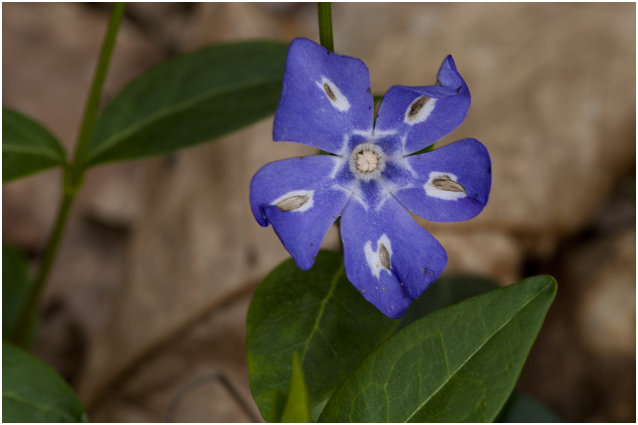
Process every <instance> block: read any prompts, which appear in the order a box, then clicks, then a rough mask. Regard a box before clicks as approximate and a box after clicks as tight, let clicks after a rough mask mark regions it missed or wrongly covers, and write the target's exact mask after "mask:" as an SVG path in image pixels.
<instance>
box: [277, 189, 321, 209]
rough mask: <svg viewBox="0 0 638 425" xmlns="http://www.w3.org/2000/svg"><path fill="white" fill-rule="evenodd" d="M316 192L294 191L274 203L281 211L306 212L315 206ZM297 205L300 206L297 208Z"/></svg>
mask: <svg viewBox="0 0 638 425" xmlns="http://www.w3.org/2000/svg"><path fill="white" fill-rule="evenodd" d="M314 194H315V191H314V190H293V191H292V192H288V193H286V194H285V195H282V196H280V197H279V198H277V199H275V200H274V201H272V203H271V204H270V205H273V206H276V207H277V208H279V209H280V210H281V211H286V212H288V211H290V212H304V211H308V210H309V209H310V208H312V206H313V205H314ZM296 205H299V206H298V207H296Z"/></svg>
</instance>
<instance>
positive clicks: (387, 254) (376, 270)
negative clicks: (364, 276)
mask: <svg viewBox="0 0 638 425" xmlns="http://www.w3.org/2000/svg"><path fill="white" fill-rule="evenodd" d="M363 251H364V253H365V256H366V262H367V263H368V267H370V271H371V272H372V274H373V275H374V277H376V278H377V279H379V278H380V277H381V270H385V271H386V272H388V273H389V274H392V272H391V271H390V269H391V268H392V244H390V239H389V238H388V236H387V235H386V234H383V235H381V237H380V238H379V239H378V240H377V249H376V251H373V250H372V241H368V242H366V244H365V246H364V247H363Z"/></svg>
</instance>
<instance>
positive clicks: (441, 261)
mask: <svg viewBox="0 0 638 425" xmlns="http://www.w3.org/2000/svg"><path fill="white" fill-rule="evenodd" d="M470 100H471V98H470V92H469V90H468V88H467V85H466V84H465V81H464V80H463V78H462V77H461V75H460V74H459V73H458V71H457V70H456V66H455V64H454V60H453V59H452V57H451V56H448V57H447V58H446V59H445V60H444V61H443V64H442V65H441V69H440V70H439V74H438V76H437V81H436V85H433V86H423V87H406V86H394V87H392V88H390V90H388V92H387V93H386V95H385V97H384V98H383V101H382V103H381V106H380V108H379V112H378V118H377V120H376V124H374V121H373V115H374V102H373V98H372V94H371V89H370V75H369V71H368V68H367V67H366V65H365V64H364V63H363V62H362V61H360V60H359V59H355V58H351V57H347V56H340V55H337V54H335V53H331V52H329V51H328V50H326V49H324V48H323V47H321V46H320V45H318V44H316V43H314V42H312V41H310V40H307V39H303V38H298V39H296V40H294V41H293V42H292V43H291V44H290V48H289V50H288V59H287V61H286V71H285V74H284V81H283V91H282V94H281V101H280V102H279V108H278V109H277V113H276V114H275V125H274V130H273V138H274V140H275V141H289V142H296V143H302V144H304V145H309V146H313V147H316V148H318V149H321V150H323V151H326V152H329V153H331V154H332V155H316V156H308V157H302V158H290V159H286V160H283V161H278V162H273V163H270V164H267V165H266V166H264V167H263V168H262V169H261V170H259V172H257V174H256V175H255V176H254V177H253V180H252V182H251V185H250V204H251V208H252V211H253V214H254V216H255V219H256V220H257V222H259V224H260V225H262V226H264V227H265V226H268V224H272V225H273V228H274V230H275V232H276V233H277V235H278V236H279V238H280V239H281V242H282V243H283V244H284V246H285V247H286V249H287V250H288V252H289V253H290V254H291V255H292V257H293V258H294V259H295V262H296V263H297V265H298V266H299V268H301V269H303V270H308V269H309V268H310V267H312V265H313V263H314V260H315V257H316V256H317V253H318V252H319V247H320V245H321V242H322V241H323V239H324V237H325V235H326V233H327V232H328V229H329V228H330V226H332V224H333V223H334V222H335V220H336V219H337V217H339V216H341V238H342V240H343V250H344V261H345V270H346V275H347V277H348V279H349V280H350V282H352V284H353V285H354V286H355V287H356V288H357V289H358V290H359V292H360V293H361V294H362V295H363V297H364V298H365V299H366V300H368V301H369V302H371V303H372V304H374V305H375V306H376V307H377V308H378V309H379V310H380V311H381V312H383V313H384V314H385V315H387V316H389V317H391V318H399V317H401V316H402V315H403V313H404V312H405V310H406V309H407V308H408V306H409V305H410V303H411V302H412V301H413V300H415V299H416V298H417V297H418V296H419V295H421V293H422V292H423V291H424V290H425V289H426V288H427V287H428V286H429V285H430V284H431V283H432V282H433V281H435V280H436V279H437V278H438V277H439V275H440V274H441V273H442V272H443V269H444V268H445V266H446V264H447V255H446V253H445V249H443V247H442V246H441V244H440V243H439V242H438V241H437V240H436V239H434V237H432V235H431V234H430V233H429V232H428V231H427V230H425V229H424V228H423V227H421V226H420V225H419V224H418V223H417V222H416V221H415V220H414V219H413V218H412V217H411V216H410V214H409V213H408V210H409V211H411V212H412V213H414V214H416V215H418V216H420V217H423V218H424V219H426V220H431V221H446V222H447V221H463V220H468V219H470V218H472V217H474V216H476V215H477V214H479V213H480V212H481V211H482V210H483V208H484V207H485V204H486V203H487V200H488V196H489V193H490V187H491V184H492V173H491V162H490V156H489V154H488V152H487V149H486V148H485V146H483V145H482V144H481V143H480V142H479V141H478V140H475V139H464V140H461V141H459V142H456V143H453V144H450V145H448V146H445V147H442V148H440V149H436V150H434V151H431V152H428V153H423V154H418V155H411V154H413V153H415V152H417V151H419V150H421V149H423V148H425V147H427V146H430V145H432V144H433V143H434V142H436V141H437V140H439V139H441V138H442V137H444V136H446V135H447V134H449V133H450V132H452V131H453V130H454V129H456V128H457V127H458V126H459V125H461V123H462V122H463V120H464V119H465V116H466V115H467V111H468V109H469V107H470Z"/></svg>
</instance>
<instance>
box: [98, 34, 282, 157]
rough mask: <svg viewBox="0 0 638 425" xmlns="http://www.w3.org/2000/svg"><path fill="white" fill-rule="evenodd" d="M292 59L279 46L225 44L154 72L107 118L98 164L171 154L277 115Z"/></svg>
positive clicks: (100, 122) (101, 122) (112, 107)
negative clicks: (283, 84) (289, 62)
mask: <svg viewBox="0 0 638 425" xmlns="http://www.w3.org/2000/svg"><path fill="white" fill-rule="evenodd" d="M286 51H287V45H285V44H283V43H276V42H266V41H253V42H243V43H233V44H221V45H216V46H212V47H206V48H204V49H201V50H198V51H195V52H192V53H187V54H185V55H182V56H180V57H178V58H176V59H173V60H170V61H168V62H165V63H163V64H161V65H159V66H157V67H155V68H153V69H151V70H150V71H148V72H146V73H145V74H143V75H142V76H140V77H138V78H137V79H136V80H134V81H133V82H132V83H131V84H129V85H128V86H127V87H126V88H125V89H124V90H122V92H121V93H120V94H119V95H118V96H117V97H116V98H115V99H113V101H112V102H111V103H110V104H109V105H108V106H107V107H106V108H105V110H104V113H103V114H102V115H101V116H100V117H99V119H98V121H97V123H96V125H95V129H94V132H93V136H92V139H91V144H90V147H89V161H90V163H91V164H96V163H101V162H107V161H117V160H125V159H134V158H141V157H148V156H153V155H162V154H168V153H171V152H174V151H176V150H178V149H182V148H186V147H188V146H192V145H195V144H197V143H202V142H205V141H208V140H211V139H214V138H216V137H219V136H222V135H224V134H227V133H229V132H232V131H234V130H237V129H239V128H242V127H244V126H247V125H249V124H251V123H253V122H255V121H257V120H260V119H262V118H265V117H267V116H269V115H271V114H272V113H274V112H275V109H276V107H277V104H278V102H279V96H280V93H281V84H282V79H283V73H284V64H285V62H286Z"/></svg>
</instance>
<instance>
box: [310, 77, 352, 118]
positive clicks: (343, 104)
mask: <svg viewBox="0 0 638 425" xmlns="http://www.w3.org/2000/svg"><path fill="white" fill-rule="evenodd" d="M315 83H316V84H317V87H319V88H320V89H321V91H322V92H323V93H324V94H325V95H326V97H327V98H328V100H330V103H331V104H332V106H334V107H335V108H337V109H338V110H340V111H341V112H346V111H347V110H348V109H350V102H348V99H347V98H346V97H345V96H344V95H343V93H341V90H339V87H337V86H336V85H335V83H333V82H332V81H330V80H329V79H327V78H326V77H324V76H323V75H322V76H321V82H319V81H315Z"/></svg>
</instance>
